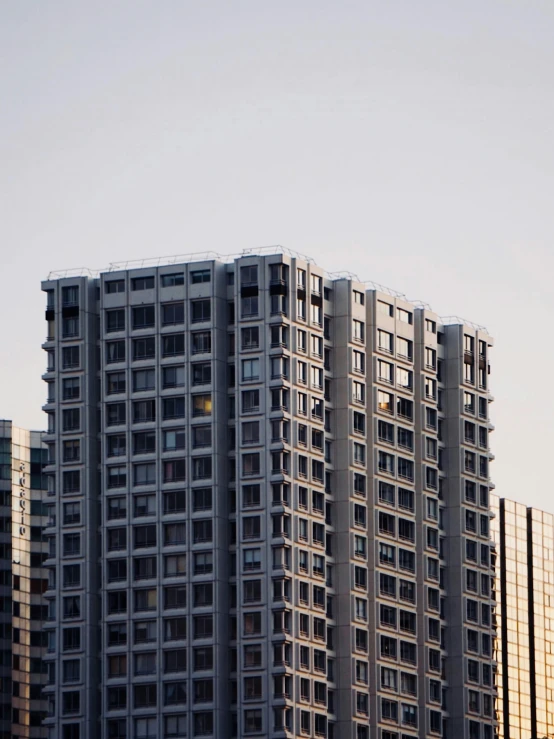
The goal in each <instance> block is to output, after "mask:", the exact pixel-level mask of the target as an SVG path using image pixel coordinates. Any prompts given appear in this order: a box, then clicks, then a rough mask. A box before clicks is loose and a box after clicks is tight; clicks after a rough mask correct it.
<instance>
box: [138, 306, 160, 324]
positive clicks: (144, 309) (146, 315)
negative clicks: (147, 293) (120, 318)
mask: <svg viewBox="0 0 554 739" xmlns="http://www.w3.org/2000/svg"><path fill="white" fill-rule="evenodd" d="M155 324H156V317H155V309H154V306H153V305H138V306H136V307H134V308H133V328H135V329H137V328H149V327H151V326H154V325H155Z"/></svg>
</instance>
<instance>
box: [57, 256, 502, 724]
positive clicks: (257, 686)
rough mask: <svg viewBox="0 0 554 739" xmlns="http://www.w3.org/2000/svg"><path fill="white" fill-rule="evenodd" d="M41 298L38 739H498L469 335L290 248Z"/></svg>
mask: <svg viewBox="0 0 554 739" xmlns="http://www.w3.org/2000/svg"><path fill="white" fill-rule="evenodd" d="M135 267H136V268H135ZM43 290H44V291H45V292H46V294H47V312H46V318H47V326H48V333H47V341H46V342H45V343H44V345H43V346H44V349H45V352H46V355H47V370H46V373H45V375H44V380H45V381H46V383H47V385H48V388H49V390H48V403H47V404H46V405H45V410H46V412H47V414H48V419H49V422H48V433H47V436H46V437H45V438H46V442H47V445H48V447H49V450H50V452H49V466H48V468H47V475H48V480H49V486H48V504H49V505H50V506H51V510H52V515H51V516H50V521H51V525H50V526H49V528H48V529H47V532H46V533H47V536H48V539H49V559H48V561H47V566H48V568H49V570H50V572H51V577H50V581H49V588H48V591H47V593H46V597H47V599H48V602H49V607H50V611H49V614H50V618H51V620H50V621H49V622H48V630H49V632H50V633H51V634H52V636H49V637H48V638H49V639H50V640H51V643H52V644H55V645H56V648H55V651H54V652H53V653H49V676H48V686H47V688H46V691H47V694H48V696H49V700H50V707H51V710H50V718H49V719H48V724H49V726H50V737H51V739H54V737H61V739H93V738H94V739H97V737H102V738H103V739H131V738H132V739H147V738H148V739H150V738H151V737H164V739H165V738H168V739H169V738H170V737H172V738H173V737H175V738H177V737H179V738H181V737H218V739H227V737H249V736H253V737H254V736H258V737H262V736H263V737H275V738H277V737H283V738H284V737H292V736H305V737H314V738H315V737H329V739H333V738H334V737H335V738H338V737H341V738H342V739H346V738H347V737H348V739H369V737H372V739H373V738H375V739H415V737H427V736H436V737H441V736H442V737H455V736H464V737H469V739H492V737H493V736H494V730H495V718H494V710H493V701H494V696H495V688H494V685H493V680H492V672H493V669H492V668H493V655H492V649H493V646H494V623H493V612H494V590H493V588H492V586H491V582H492V577H493V574H494V572H493V569H492V564H491V542H490V532H489V489H490V487H491V485H492V484H491V482H490V479H489V460H490V457H491V455H490V453H489V432H490V430H491V428H492V427H491V425H490V422H489V404H490V401H491V397H490V395H489V388H488V382H489V352H490V348H491V345H492V340H491V338H490V337H489V336H488V335H487V333H486V331H485V330H484V329H483V328H481V327H479V326H475V325H473V324H470V323H467V322H463V321H460V320H459V319H450V320H447V319H445V320H443V319H441V318H440V317H439V316H437V315H436V314H434V313H433V312H432V311H431V310H430V309H429V308H428V307H427V306H424V305H422V304H418V305H415V304H413V303H411V302H409V301H408V300H406V298H405V297H404V296H401V295H399V294H396V293H391V291H387V290H385V289H381V288H379V287H377V286H368V285H367V284H364V283H362V282H359V281H358V280H357V279H356V278H355V277H353V276H352V275H347V274H344V275H328V274H326V273H325V272H324V270H322V269H321V268H319V267H317V265H315V264H314V263H313V262H312V261H310V260H309V259H306V258H305V257H301V256H300V255H294V254H290V253H285V252H282V251H281V250H274V251H268V252H264V251H260V252H256V253H253V252H250V253H247V254H243V255H242V256H241V257H238V258H237V259H230V260H224V259H216V258H213V257H207V258H206V259H201V258H199V259H196V260H195V261H191V260H186V259H183V260H178V259H176V260H172V263H171V264H161V265H158V264H151V265H150V264H144V263H143V264H141V265H136V266H135V265H125V268H124V269H121V268H119V267H118V266H114V268H113V269H111V270H109V271H107V272H103V273H101V274H99V275H94V276H84V275H82V274H79V275H71V274H67V275H53V276H52V277H51V279H49V280H47V281H45V282H44V283H43ZM68 670H69V672H68ZM68 675H69V676H70V678H69V679H68V677H67V676H68Z"/></svg>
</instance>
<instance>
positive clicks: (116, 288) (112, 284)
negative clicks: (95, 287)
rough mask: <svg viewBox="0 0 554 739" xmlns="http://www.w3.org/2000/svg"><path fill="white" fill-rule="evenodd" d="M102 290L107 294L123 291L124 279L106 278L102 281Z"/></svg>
mask: <svg viewBox="0 0 554 739" xmlns="http://www.w3.org/2000/svg"><path fill="white" fill-rule="evenodd" d="M104 292H105V293H106V294H107V295H113V294H114V293H122V292H125V280H106V282H104Z"/></svg>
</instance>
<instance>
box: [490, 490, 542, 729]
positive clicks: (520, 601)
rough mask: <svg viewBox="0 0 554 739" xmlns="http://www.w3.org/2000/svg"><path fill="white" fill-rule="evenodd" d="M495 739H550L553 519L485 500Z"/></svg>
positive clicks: (518, 505)
mask: <svg viewBox="0 0 554 739" xmlns="http://www.w3.org/2000/svg"><path fill="white" fill-rule="evenodd" d="M491 509H492V510H493V511H494V513H495V517H494V519H493V531H492V535H493V537H494V539H495V540H496V543H497V559H496V601H497V606H496V616H497V627H498V641H497V650H496V652H497V662H498V676H497V686H498V701H497V715H498V736H499V739H532V738H534V737H537V739H541V738H542V737H551V736H553V735H554V631H553V629H554V516H553V515H552V514H551V513H546V512H544V511H540V510H538V509H536V508H528V507H527V506H525V505H522V504H521V503H515V502H514V501H512V500H507V499H505V498H498V497H497V496H491Z"/></svg>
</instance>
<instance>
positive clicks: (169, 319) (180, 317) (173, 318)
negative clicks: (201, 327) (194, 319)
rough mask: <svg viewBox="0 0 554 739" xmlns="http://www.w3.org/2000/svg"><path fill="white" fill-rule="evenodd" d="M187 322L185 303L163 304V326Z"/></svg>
mask: <svg viewBox="0 0 554 739" xmlns="http://www.w3.org/2000/svg"><path fill="white" fill-rule="evenodd" d="M184 322H185V304H184V303H182V302H181V303H164V304H162V326H177V325H179V324H182V323H184Z"/></svg>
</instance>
